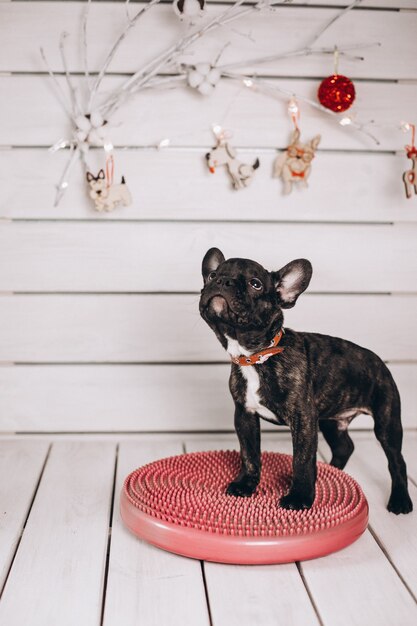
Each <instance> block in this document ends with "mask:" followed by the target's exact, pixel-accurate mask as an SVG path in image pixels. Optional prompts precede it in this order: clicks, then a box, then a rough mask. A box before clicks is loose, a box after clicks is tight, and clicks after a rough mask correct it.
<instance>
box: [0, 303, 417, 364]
mask: <svg viewBox="0 0 417 626" xmlns="http://www.w3.org/2000/svg"><path fill="white" fill-rule="evenodd" d="M197 300H198V299H197V297H196V296H195V295H140V296H138V295H130V296H110V295H108V296H106V295H103V296H92V295H82V296H80V295H67V296H65V295H51V296H36V295H35V296H34V295H27V296H7V295H4V296H2V297H1V300H0V302H1V307H0V361H6V362H27V363H32V362H34V363H48V362H49V363H54V362H59V363H65V362H87V363H92V362H101V361H104V362H107V363H111V362H113V363H120V362H123V363H129V362H130V363H132V362H133V363H138V362H142V363H146V362H154V363H164V362H174V363H181V362H199V363H201V362H206V363H209V362H213V361H216V362H217V361H225V362H226V361H227V356H226V354H225V352H224V350H223V348H222V347H221V345H220V343H219V342H218V341H217V339H216V338H215V337H214V335H213V333H212V331H211V330H210V329H209V327H208V326H207V325H206V324H205V323H204V322H203V320H202V319H200V316H199V313H198V302H197ZM416 307H417V298H416V297H415V296H395V297H393V296H337V295H331V296H325V295H310V296H307V295H306V296H304V298H302V299H300V301H299V302H298V303H297V306H296V307H295V308H294V309H292V310H289V311H287V312H286V318H285V319H286V326H287V327H289V328H291V327H293V328H295V329H296V330H304V331H310V332H322V333H325V334H329V335H335V336H342V337H345V338H346V339H349V340H351V341H354V342H355V343H358V344H359V345H363V346H365V347H367V348H369V349H371V350H374V351H375V352H377V353H378V354H379V355H380V356H381V358H383V359H385V360H387V361H392V360H413V359H414V358H415V354H416V351H417V337H416V336H415V335H414V334H413V333H411V334H410V332H409V329H410V328H412V327H413V324H414V320H415V318H416V315H417V310H416ZM387 329H389V341H387ZM167 333H168V334H169V341H167V340H166V334H167Z"/></svg>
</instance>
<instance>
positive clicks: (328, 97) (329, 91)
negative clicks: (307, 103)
mask: <svg viewBox="0 0 417 626" xmlns="http://www.w3.org/2000/svg"><path fill="white" fill-rule="evenodd" d="M338 70H339V51H338V49H337V48H335V49H334V73H333V74H332V75H331V76H328V77H327V78H325V79H324V80H323V81H322V82H321V84H320V87H319V89H318V92H317V96H318V99H319V101H320V104H322V105H323V106H324V107H326V109H330V110H331V111H334V112H335V113H341V112H342V111H347V109H349V108H350V107H351V106H352V104H353V102H354V101H355V85H354V84H353V83H352V81H351V80H350V78H347V77H346V76H342V74H339V73H338Z"/></svg>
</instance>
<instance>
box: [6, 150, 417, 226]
mask: <svg viewBox="0 0 417 626" xmlns="http://www.w3.org/2000/svg"><path fill="white" fill-rule="evenodd" d="M204 152H205V151H204V150H203V149H197V150H181V149H167V150H162V151H156V150H125V151H118V152H117V154H116V179H118V176H119V175H120V174H123V175H124V176H125V178H126V180H127V182H128V185H129V189H130V191H131V193H132V197H133V204H132V205H131V206H130V207H126V208H124V209H122V210H120V211H115V212H111V213H105V214H97V213H96V211H94V209H93V204H92V201H91V199H90V198H89V196H88V194H87V190H88V188H87V185H84V172H83V171H82V167H81V163H80V162H77V164H76V166H74V169H73V172H72V175H71V178H70V184H69V187H68V190H67V191H66V194H65V196H64V197H63V199H62V201H61V203H60V205H59V207H54V206H53V204H54V195H55V185H56V184H57V181H58V180H59V179H60V177H61V174H62V171H63V169H64V167H65V164H66V160H67V158H68V154H67V151H65V150H64V151H60V152H58V153H56V154H55V155H53V156H51V154H50V153H48V151H47V150H46V149H36V148H32V149H24V148H22V149H15V150H4V151H0V185H1V189H2V194H1V196H2V197H1V198H0V217H5V218H12V219H54V220H61V219H65V220H72V219H78V220H84V219H88V220H93V219H99V220H113V219H117V220H133V219H134V220H187V219H190V220H205V219H209V220H218V221H225V220H249V221H262V220H269V221H292V222H298V221H309V222H315V221H319V222H324V221H330V222H388V221H396V222H415V221H417V211H416V210H415V207H414V203H413V202H410V201H409V200H407V198H406V196H405V193H404V186H403V183H402V174H403V171H404V168H405V167H406V166H407V161H406V159H405V155H404V154H397V155H394V154H374V155H372V156H370V155H369V154H355V153H349V152H348V153H338V152H324V151H321V152H319V154H318V155H317V157H316V159H315V161H314V168H313V172H312V175H311V178H310V180H309V189H308V192H305V194H303V193H292V194H290V195H288V196H286V197H283V196H282V185H281V181H277V180H276V179H274V178H272V174H271V172H272V163H273V160H274V159H275V157H276V151H275V150H271V149H264V150H262V151H259V150H258V151H257V150H251V151H248V150H246V151H245V153H244V155H245V159H246V160H247V161H248V162H253V161H254V160H255V158H256V156H260V159H261V162H262V167H261V168H260V169H259V170H258V172H257V173H256V179H255V180H254V181H253V184H252V185H251V186H250V187H248V188H247V189H245V190H244V191H243V192H242V193H236V192H235V191H234V190H233V189H232V187H231V185H229V182H228V179H227V174H226V172H224V171H219V172H218V173H217V175H216V176H212V175H211V174H210V173H209V172H208V169H207V165H206V160H205V158H204ZM102 165H103V155H102V152H101V151H94V152H92V153H91V156H90V167H91V169H92V170H93V171H98V170H99V169H100V167H101V166H102ZM346 171H348V172H349V179H350V180H351V181H352V183H351V184H345V183H346ZM156 180H163V181H164V183H163V186H161V185H158V184H155V181H156ZM190 181H192V184H190ZM381 181H384V183H383V185H381V184H380V182H381ZM335 198H337V202H335V201H334V200H335Z"/></svg>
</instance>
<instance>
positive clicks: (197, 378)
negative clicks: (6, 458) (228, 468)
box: [0, 363, 417, 480]
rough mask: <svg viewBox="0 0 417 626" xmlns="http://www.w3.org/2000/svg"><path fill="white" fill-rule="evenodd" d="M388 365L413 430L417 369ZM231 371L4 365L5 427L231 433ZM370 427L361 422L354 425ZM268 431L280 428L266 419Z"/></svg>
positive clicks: (0, 383)
mask: <svg viewBox="0 0 417 626" xmlns="http://www.w3.org/2000/svg"><path fill="white" fill-rule="evenodd" d="M389 367H390V369H391V371H392V373H393V375H394V378H395V380H396V382H397V384H398V387H399V390H400V394H401V402H402V413H403V419H402V421H403V426H404V427H405V428H416V426H417V420H416V413H417V411H416V407H417V385H416V377H417V364H415V363H402V364H390V365H389ZM229 372H230V365H229V364H226V363H225V364H224V365H215V364H212V365H125V366H120V365H107V366H103V365H81V366H80V365H59V366H55V365H42V366H37V365H21V366H18V367H13V366H9V367H7V366H4V367H0V390H1V397H2V402H1V408H0V423H1V425H2V429H3V430H6V431H15V432H28V431H29V432H42V431H43V432H45V431H50V432H68V431H77V432H90V431H101V432H102V431H152V432H155V431H159V432H164V431H173V430H176V431H181V430H184V431H210V430H212V431H219V430H233V428H234V426H233V402H232V398H231V395H230V392H229V388H228V381H229ZM372 424H373V422H372V419H371V418H368V419H362V418H360V419H359V418H358V419H356V420H354V421H353V422H352V424H351V426H350V428H351V429H353V428H370V427H372ZM263 429H264V430H270V429H271V430H273V431H275V430H276V427H274V426H273V425H272V424H268V423H267V422H265V423H263ZM408 456H409V457H410V456H411V455H408ZM415 475H416V480H417V471H416V472H415Z"/></svg>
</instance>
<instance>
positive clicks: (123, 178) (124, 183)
mask: <svg viewBox="0 0 417 626" xmlns="http://www.w3.org/2000/svg"><path fill="white" fill-rule="evenodd" d="M120 184H121V185H126V181H125V177H124V176H122V181H121V183H120Z"/></svg>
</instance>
